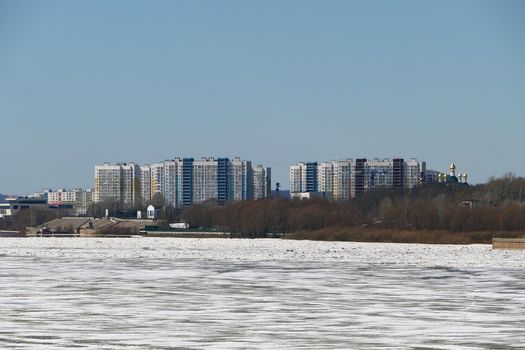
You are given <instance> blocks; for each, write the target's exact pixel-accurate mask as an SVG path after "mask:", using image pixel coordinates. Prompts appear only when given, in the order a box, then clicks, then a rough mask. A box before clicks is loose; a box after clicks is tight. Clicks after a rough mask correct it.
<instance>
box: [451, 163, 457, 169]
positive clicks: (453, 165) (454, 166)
mask: <svg viewBox="0 0 525 350" xmlns="http://www.w3.org/2000/svg"><path fill="white" fill-rule="evenodd" d="M450 170H451V171H455V170H456V164H454V162H452V164H450Z"/></svg>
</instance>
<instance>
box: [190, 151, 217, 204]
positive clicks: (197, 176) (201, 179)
mask: <svg viewBox="0 0 525 350" xmlns="http://www.w3.org/2000/svg"><path fill="white" fill-rule="evenodd" d="M217 180H218V162H217V159H215V158H212V157H204V158H202V159H200V160H195V161H194V162H193V182H192V186H193V203H194V204H198V203H202V202H204V201H206V200H208V199H216V198H218V181H217Z"/></svg>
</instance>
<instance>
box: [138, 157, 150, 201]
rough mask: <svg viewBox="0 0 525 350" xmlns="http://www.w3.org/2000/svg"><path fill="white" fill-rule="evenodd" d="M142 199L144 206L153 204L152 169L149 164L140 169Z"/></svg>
mask: <svg viewBox="0 0 525 350" xmlns="http://www.w3.org/2000/svg"><path fill="white" fill-rule="evenodd" d="M140 197H141V199H142V205H146V204H148V203H150V202H151V167H150V166H149V165H148V164H146V165H142V166H141V167H140Z"/></svg>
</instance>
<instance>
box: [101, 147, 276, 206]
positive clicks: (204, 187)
mask: <svg viewBox="0 0 525 350" xmlns="http://www.w3.org/2000/svg"><path fill="white" fill-rule="evenodd" d="M254 176H255V175H254V169H253V168H252V163H251V161H246V160H241V159H240V158H234V159H232V160H230V159H228V158H213V157H204V158H202V159H200V160H194V159H193V158H184V159H181V158H175V159H171V160H165V161H163V162H158V163H154V164H151V165H143V166H138V165H135V164H133V163H131V164H117V165H110V164H107V163H106V164H104V165H97V166H96V167H95V196H94V199H95V201H96V202H97V203H100V202H103V201H107V200H112V201H117V202H119V203H121V204H124V205H128V206H129V205H130V204H129V203H131V204H135V203H137V204H140V203H142V204H146V203H149V202H151V199H152V198H153V196H155V194H157V193H159V194H162V196H163V197H164V199H165V202H166V204H167V205H171V206H173V207H181V206H183V205H184V206H188V205H191V204H198V203H202V202H204V201H206V200H209V199H215V200H217V201H218V203H220V204H223V203H226V202H227V201H229V200H246V199H252V198H254V197H255V198H265V197H267V196H269V193H270V186H271V169H270V168H264V167H262V166H258V167H257V176H258V178H257V180H255V179H254ZM255 186H257V194H256V195H255V193H254V191H255Z"/></svg>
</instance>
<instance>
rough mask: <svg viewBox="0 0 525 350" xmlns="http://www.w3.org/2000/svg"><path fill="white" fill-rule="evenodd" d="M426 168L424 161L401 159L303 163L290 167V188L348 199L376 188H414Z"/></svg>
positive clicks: (362, 159) (422, 178)
mask: <svg viewBox="0 0 525 350" xmlns="http://www.w3.org/2000/svg"><path fill="white" fill-rule="evenodd" d="M425 170H426V164H425V162H420V161H418V160H416V159H410V160H408V161H405V160H404V159H402V158H395V159H379V158H375V159H370V160H368V159H365V158H358V159H355V160H353V159H344V160H335V161H330V162H319V163H317V162H301V163H297V164H293V165H291V166H290V189H291V193H292V194H293V193H307V192H326V193H330V195H331V198H333V199H335V200H346V199H349V198H353V197H356V196H358V195H359V194H361V193H364V192H366V191H370V190H374V189H380V188H399V189H403V188H413V187H414V186H417V185H419V184H421V183H422V182H424V174H425ZM294 197H296V198H299V197H300V198H305V197H304V196H303V197H301V196H294Z"/></svg>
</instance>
